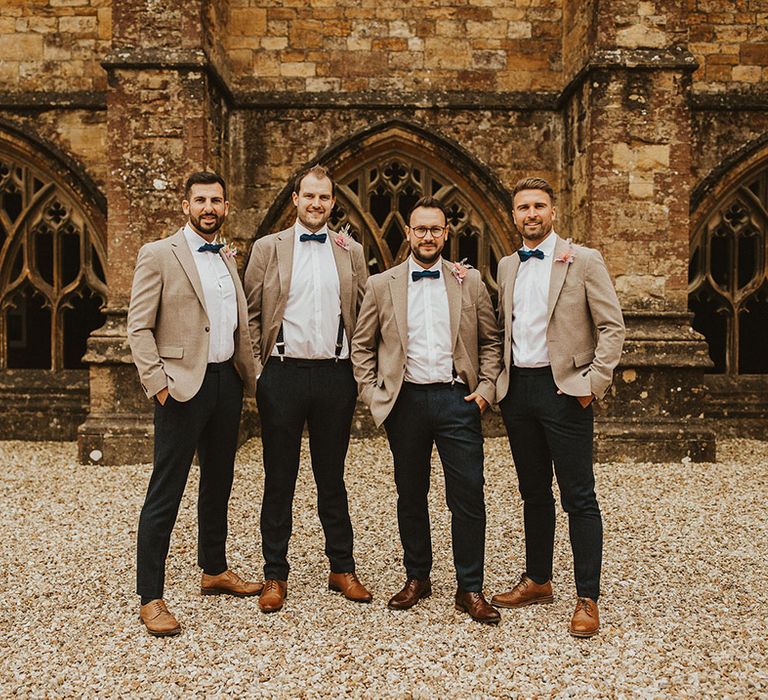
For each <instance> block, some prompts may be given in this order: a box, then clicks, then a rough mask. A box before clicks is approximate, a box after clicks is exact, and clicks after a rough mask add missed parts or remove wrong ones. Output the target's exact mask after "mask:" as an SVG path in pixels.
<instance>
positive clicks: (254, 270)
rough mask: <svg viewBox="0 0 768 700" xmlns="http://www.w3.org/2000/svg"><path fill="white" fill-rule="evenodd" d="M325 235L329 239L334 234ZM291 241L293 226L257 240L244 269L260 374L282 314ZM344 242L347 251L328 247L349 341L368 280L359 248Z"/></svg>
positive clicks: (290, 267)
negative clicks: (336, 274)
mask: <svg viewBox="0 0 768 700" xmlns="http://www.w3.org/2000/svg"><path fill="white" fill-rule="evenodd" d="M329 233H330V236H331V238H333V236H334V233H333V232H332V231H329ZM294 238H295V232H294V230H293V226H291V228H289V229H286V230H285V231H280V233H273V234H271V235H269V236H264V237H262V238H259V239H258V240H257V241H255V242H254V244H253V248H252V249H251V258H250V260H249V261H248V267H247V268H246V270H245V296H246V298H247V300H248V320H249V327H250V333H251V343H252V344H253V356H254V359H255V362H256V374H261V372H262V370H263V369H264V365H265V364H266V362H267V360H268V359H269V356H270V355H271V354H272V350H273V348H274V347H275V342H276V341H277V334H278V332H279V330H280V324H282V322H283V316H284V315H285V306H286V304H287V303H288V292H289V290H290V288H291V274H292V273H293V243H294ZM347 240H348V243H349V250H346V249H345V248H342V247H341V246H339V245H336V243H334V242H333V241H331V248H332V249H333V257H334V260H335V261H336V271H337V273H338V275H339V294H340V301H341V317H342V319H343V321H344V330H345V331H346V334H347V339H348V340H350V341H351V339H352V334H353V333H354V332H355V325H356V324H357V312H358V309H359V308H360V303H361V302H362V300H363V292H364V291H365V282H366V280H367V279H368V266H367V265H366V264H365V257H364V256H363V246H361V245H360V244H359V243H358V242H357V241H355V240H353V239H352V238H347Z"/></svg>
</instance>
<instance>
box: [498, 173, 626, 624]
mask: <svg viewBox="0 0 768 700" xmlns="http://www.w3.org/2000/svg"><path fill="white" fill-rule="evenodd" d="M555 216H556V212H555V207H554V192H553V190H552V187H551V185H550V184H549V183H548V182H547V181H546V180H543V179H541V178H527V179H524V180H521V181H520V182H518V183H517V185H516V186H515V188H514V192H513V217H514V221H515V225H516V227H517V229H518V231H519V232H520V235H521V236H522V237H523V247H522V248H520V249H519V250H518V251H517V252H516V253H515V254H514V255H509V256H507V257H505V258H502V260H501V261H500V262H499V268H498V285H499V325H500V327H501V330H502V334H503V337H504V367H503V369H502V371H501V374H500V375H499V379H498V382H497V385H496V394H497V398H498V400H499V405H500V408H501V414H502V417H503V419H504V423H505V425H506V428H507V433H508V435H509V444H510V447H511V450H512V456H513V458H514V462H515V468H516V470H517V476H518V481H519V485H520V494H521V495H522V498H523V504H524V508H523V514H524V515H523V519H524V526H525V551H526V570H525V572H524V573H523V575H522V576H521V578H520V581H519V583H518V584H517V585H516V586H515V587H514V588H513V589H512V590H511V591H509V592H508V593H502V594H500V595H496V596H494V597H493V598H492V599H491V603H492V604H493V605H495V606H497V607H504V608H517V607H522V606H525V605H532V604H536V603H551V602H552V600H553V594H552V582H551V578H552V553H553V547H554V537H555V504H554V498H553V495H552V465H553V463H554V473H555V476H556V477H557V483H558V485H559V487H560V499H561V502H562V504H563V509H564V510H565V511H566V512H567V513H568V529H569V534H570V539H571V549H572V551H573V561H574V574H575V578H576V593H577V596H578V598H577V602H576V609H575V611H574V614H573V617H572V619H571V624H570V627H569V631H570V633H571V634H572V635H573V636H575V637H591V636H592V635H594V634H597V632H598V630H599V627H600V620H599V615H598V609H597V599H598V596H599V594H600V569H601V562H602V538H603V526H602V520H601V517H600V508H599V506H598V503H597V497H596V496H595V477H594V472H593V469H592V437H593V417H592V401H593V400H594V399H595V398H598V399H599V398H602V397H603V396H604V395H605V394H606V392H607V391H608V388H609V387H610V385H611V380H612V374H613V369H614V368H615V367H616V365H617V364H618V362H619V359H620V357H621V348H622V344H623V342H624V321H623V319H622V315H621V308H620V306H619V301H618V299H617V297H616V292H615V290H614V288H613V283H612V282H611V278H610V275H609V274H608V270H607V269H606V267H605V263H604V262H603V258H602V256H601V255H600V253H599V252H598V251H596V250H592V249H590V248H585V247H583V246H576V245H574V244H572V243H571V242H570V239H569V240H567V241H566V240H563V239H562V238H560V237H559V236H558V235H557V233H555V231H554V229H553V225H554V220H555Z"/></svg>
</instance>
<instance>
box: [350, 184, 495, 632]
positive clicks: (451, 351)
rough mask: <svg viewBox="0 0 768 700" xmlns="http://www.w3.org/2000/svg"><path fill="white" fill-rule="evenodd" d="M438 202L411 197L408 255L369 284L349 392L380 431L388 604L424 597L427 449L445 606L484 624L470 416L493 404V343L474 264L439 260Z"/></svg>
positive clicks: (479, 461)
mask: <svg viewBox="0 0 768 700" xmlns="http://www.w3.org/2000/svg"><path fill="white" fill-rule="evenodd" d="M446 224H447V220H446V212H445V208H444V206H443V204H442V203H441V202H440V201H439V200H437V199H434V198H432V197H424V198H422V199H420V200H419V201H418V202H417V203H416V205H415V206H414V208H413V210H412V211H411V212H410V215H409V218H408V226H407V227H406V235H407V238H408V243H409V245H410V248H411V255H410V256H409V257H408V259H407V260H406V261H405V262H403V263H401V264H400V265H397V266H396V267H394V268H392V269H391V270H388V271H387V272H383V273H381V274H378V275H374V276H373V277H371V278H370V279H369V281H368V285H367V288H366V292H365V299H364V300H363V306H362V308H361V309H360V318H359V320H358V326H357V331H356V332H355V336H354V338H353V340H352V363H353V366H354V369H355V378H356V379H357V382H358V384H359V386H360V397H361V398H362V400H363V401H364V402H365V403H366V404H367V405H368V407H369V408H370V409H371V413H372V415H373V418H374V421H375V422H376V425H377V426H380V425H381V424H382V423H383V424H384V427H385V429H386V431H387V437H388V439H389V445H390V449H391V450H392V456H393V459H394V465H395V483H396V485H397V522H398V526H399V529H400V540H401V542H402V545H403V550H404V558H403V563H404V565H405V569H406V583H405V585H404V587H403V588H402V590H401V591H399V592H398V593H396V594H395V595H394V596H393V597H392V598H391V599H390V600H389V607H390V608H392V609H394V610H405V609H408V608H411V607H413V606H414V605H416V604H417V603H418V602H419V600H421V599H422V598H426V597H427V596H429V595H431V593H432V585H431V581H430V571H431V568H432V541H431V535H430V526H429V511H428V506H427V494H428V492H429V473H430V462H431V455H432V446H433V445H437V450H438V452H439V454H440V459H441V461H442V464H443V471H444V473H445V490H446V498H447V501H448V507H449V509H450V511H451V535H452V541H453V560H454V565H455V567H456V579H457V591H456V596H455V599H454V601H455V606H456V609H457V610H460V611H463V612H466V613H468V614H469V615H470V617H472V618H473V619H474V620H477V621H478V622H483V623H491V624H495V623H497V622H498V621H499V613H498V612H497V611H496V610H494V609H493V608H492V607H491V606H490V605H488V603H487V602H486V600H485V598H484V597H483V561H484V552H485V499H484V494H483V484H484V477H483V433H482V429H481V425H480V417H481V414H482V413H483V411H485V409H486V408H487V407H488V405H489V404H491V403H493V400H494V396H495V390H494V384H495V382H496V377H497V375H498V373H499V370H500V367H501V343H500V341H499V335H498V329H497V327H496V322H495V319H494V315H493V307H492V305H491V300H490V297H489V295H488V291H487V290H486V288H485V285H484V284H483V281H482V279H481V277H480V273H479V272H478V271H477V270H472V269H467V268H464V267H462V266H461V265H458V264H452V263H449V262H448V261H446V260H443V258H442V256H441V252H442V250H443V247H444V246H445V241H446V239H447V237H448V226H447V225H446Z"/></svg>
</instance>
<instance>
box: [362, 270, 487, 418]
mask: <svg viewBox="0 0 768 700" xmlns="http://www.w3.org/2000/svg"><path fill="white" fill-rule="evenodd" d="M442 274H443V275H444V277H445V288H446V291H447V294H448V311H449V314H450V319H451V339H452V342H453V364H454V367H455V369H456V372H457V374H458V375H459V377H461V380H462V381H463V382H464V383H465V384H466V385H467V386H468V387H469V389H470V391H476V392H477V393H478V394H480V395H481V396H482V397H483V398H484V399H485V400H486V401H487V402H488V403H490V404H492V403H493V402H494V397H495V388H494V387H495V382H496V377H497V375H498V374H499V371H500V369H501V341H500V338H499V332H498V328H497V327H496V319H495V318H494V315H493V305H492V304H491V298H490V297H489V296H488V290H487V289H486V288H485V284H483V281H482V278H481V277H480V273H479V272H478V271H477V270H469V271H468V272H467V276H466V277H465V278H464V281H463V283H461V284H459V282H458V281H457V280H456V279H455V278H454V276H453V275H452V274H451V263H449V262H446V261H443V269H442ZM407 352H408V260H406V261H405V262H403V263H401V264H400V265H397V266H396V267H393V268H392V269H390V270H388V271H387V272H382V273H381V274H379V275H374V276H373V277H371V278H370V279H369V280H368V285H367V287H366V290H365V299H364V300H363V305H362V307H361V308H360V318H359V319H358V322H357V330H356V331H355V336H354V338H353V339H352V367H353V369H354V373H355V379H356V380H357V383H358V386H359V388H360V398H361V399H362V400H363V402H364V403H365V404H366V405H367V406H368V407H369V408H370V409H371V414H372V415H373V419H374V421H375V423H376V425H377V426H379V425H381V424H382V423H383V422H384V420H385V419H386V417H387V416H388V415H389V412H390V411H391V410H392V407H393V406H394V405H395V401H396V400H397V397H398V395H399V393H400V389H401V388H402V386H403V380H404V379H405V358H406V354H407Z"/></svg>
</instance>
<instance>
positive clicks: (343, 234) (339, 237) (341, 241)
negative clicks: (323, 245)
mask: <svg viewBox="0 0 768 700" xmlns="http://www.w3.org/2000/svg"><path fill="white" fill-rule="evenodd" d="M351 238H352V236H350V235H349V224H344V225H343V226H342V227H341V228H340V229H339V232H338V233H336V234H334V237H333V242H334V243H335V244H336V245H337V246H340V247H341V248H344V250H349V241H350V240H351Z"/></svg>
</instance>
